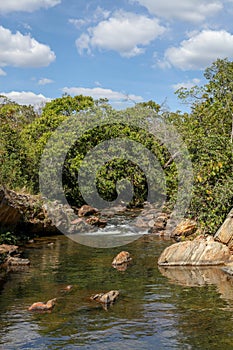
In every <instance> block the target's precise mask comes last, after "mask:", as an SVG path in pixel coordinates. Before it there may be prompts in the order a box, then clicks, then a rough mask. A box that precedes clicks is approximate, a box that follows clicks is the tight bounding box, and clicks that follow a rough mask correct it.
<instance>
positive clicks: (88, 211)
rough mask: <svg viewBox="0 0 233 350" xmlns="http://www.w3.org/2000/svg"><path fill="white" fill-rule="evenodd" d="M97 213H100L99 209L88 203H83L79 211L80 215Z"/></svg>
mask: <svg viewBox="0 0 233 350" xmlns="http://www.w3.org/2000/svg"><path fill="white" fill-rule="evenodd" d="M96 213H98V209H96V208H93V207H91V206H90V205H86V204H85V205H83V206H82V207H81V208H80V209H79V211H78V215H79V216H90V215H93V214H96Z"/></svg>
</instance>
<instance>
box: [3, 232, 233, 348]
mask: <svg viewBox="0 0 233 350" xmlns="http://www.w3.org/2000/svg"><path fill="white" fill-rule="evenodd" d="M169 244H171V242H170V241H164V240H161V239H159V238H151V237H141V238H140V239H138V240H136V241H134V242H132V243H130V244H128V245H126V246H123V247H115V248H108V249H104V248H92V247H87V246H84V245H81V244H78V243H76V242H74V241H72V240H71V239H69V238H67V237H66V236H63V235H61V236H54V237H50V238H41V239H37V240H36V241H35V243H32V244H29V245H27V247H26V248H25V252H24V254H25V257H28V258H29V259H30V261H31V265H30V267H28V268H24V269H22V270H18V271H11V272H9V273H8V275H7V277H6V279H5V281H4V283H2V284H1V286H0V288H1V290H0V293H1V297H0V324H1V328H0V349H3V350H10V349H12V350H15V349H24V350H26V349H34V350H35V349H38V350H43V349H67V350H71V349H72V350H73V349H91V350H92V349H93V350H94V349H97V350H104V349H106V350H115V349H117V350H119V349H122V350H124V349H127V350H128V349H134V350H137V349H144V350H145V349H150V350H151V349H152V350H153V349H156V350H157V349H164V350H165V349H166V350H169V349H184V350H187V349H195V350H198V349H200V350H205V349H215V350H218V349H219V350H220V349H221V350H222V349H225V350H227V349H233V281H232V279H231V278H228V277H227V276H226V275H225V274H224V273H223V272H222V271H221V269H220V268H211V269H206V268H205V269H197V268H196V269H192V268H183V269H179V268H176V269H174V268H173V269H158V266H157V259H158V257H159V255H160V253H161V252H162V250H163V249H164V248H165V247H166V246H167V245H169ZM121 250H127V251H129V252H130V253H131V255H132V257H133V260H132V262H131V264H130V265H129V267H128V269H127V270H125V271H118V270H116V269H114V268H113V267H112V266H111V262H112V259H113V257H114V256H115V255H116V254H117V253H118V252H119V251H121ZM67 285H72V286H73V288H72V289H71V291H70V292H65V291H64V288H65V286H67ZM112 289H117V290H119V291H120V297H119V299H118V300H117V301H116V303H115V304H114V305H112V306H111V307H110V308H109V309H108V310H105V309H104V308H103V307H102V306H101V305H100V304H98V303H96V302H95V301H90V300H89V297H90V296H91V295H93V294H95V293H98V292H102V291H109V290H112ZM55 297H56V298H57V304H56V305H55V307H54V309H53V310H52V312H50V313H35V312H29V311H28V307H29V306H30V305H31V304H32V303H33V302H36V301H47V300H49V299H52V298H55Z"/></svg>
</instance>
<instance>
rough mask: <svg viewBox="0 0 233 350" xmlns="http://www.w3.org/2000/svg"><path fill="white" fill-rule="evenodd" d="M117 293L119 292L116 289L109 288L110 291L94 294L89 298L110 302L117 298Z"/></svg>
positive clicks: (100, 301) (105, 302) (104, 302)
mask: <svg viewBox="0 0 233 350" xmlns="http://www.w3.org/2000/svg"><path fill="white" fill-rule="evenodd" d="M119 294H120V293H119V291H118V290H110V292H107V293H99V294H95V295H94V296H92V297H91V300H95V301H98V302H99V303H103V304H112V303H114V302H115V301H116V300H117V298H118V297H119Z"/></svg>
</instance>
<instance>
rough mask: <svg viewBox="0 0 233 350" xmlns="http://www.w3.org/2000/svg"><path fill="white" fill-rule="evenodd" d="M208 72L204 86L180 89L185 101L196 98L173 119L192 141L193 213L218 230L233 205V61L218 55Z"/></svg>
mask: <svg viewBox="0 0 233 350" xmlns="http://www.w3.org/2000/svg"><path fill="white" fill-rule="evenodd" d="M204 76H205V78H206V80H207V83H206V84H205V85H204V86H201V87H198V86H195V87H193V88H191V89H185V88H182V89H180V90H178V92H177V94H178V96H179V97H180V98H181V99H182V100H183V101H187V100H189V101H190V100H191V101H192V106H191V113H190V114H185V115H184V116H182V118H180V117H179V118H178V119H179V120H178V121H177V120H176V117H177V116H176V115H175V114H174V115H173V121H175V123H176V125H177V127H178V129H179V130H180V132H181V133H182V135H183V137H184V139H185V142H186V143H187V145H188V148H189V152H190V155H191V158H192V162H193V166H194V171H195V183H194V196H193V200H192V203H191V207H190V214H191V215H193V216H196V217H197V218H198V220H199V222H200V223H201V225H202V226H203V228H205V230H207V231H208V232H209V233H214V232H216V228H217V227H219V225H220V224H221V223H222V221H223V220H224V218H225V216H226V215H227V213H228V212H229V210H230V209H231V207H232V205H233V179H232V173H233V171H232V170H233V168H232V164H233V162H232V127H233V126H232V121H233V120H232V110H233V62H229V61H228V60H227V59H224V60H220V59H218V60H216V61H215V62H214V63H213V64H212V65H211V66H210V67H208V68H207V69H206V70H205V72H204Z"/></svg>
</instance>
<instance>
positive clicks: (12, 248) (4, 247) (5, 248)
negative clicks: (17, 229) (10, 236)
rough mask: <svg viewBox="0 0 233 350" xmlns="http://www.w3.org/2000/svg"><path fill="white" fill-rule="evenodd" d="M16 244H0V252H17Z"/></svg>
mask: <svg viewBox="0 0 233 350" xmlns="http://www.w3.org/2000/svg"><path fill="white" fill-rule="evenodd" d="M17 249H18V246H16V245H11V244H1V245H0V254H12V253H15V252H17Z"/></svg>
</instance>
